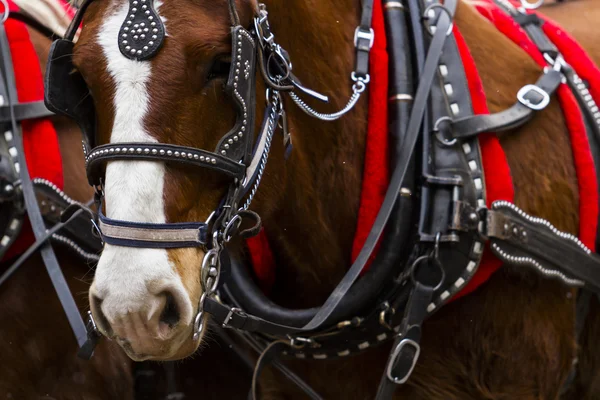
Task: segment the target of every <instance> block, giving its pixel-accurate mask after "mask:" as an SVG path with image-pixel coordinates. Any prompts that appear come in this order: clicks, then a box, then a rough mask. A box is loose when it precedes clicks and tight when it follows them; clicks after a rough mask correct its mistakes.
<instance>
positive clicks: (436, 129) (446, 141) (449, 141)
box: [433, 116, 457, 147]
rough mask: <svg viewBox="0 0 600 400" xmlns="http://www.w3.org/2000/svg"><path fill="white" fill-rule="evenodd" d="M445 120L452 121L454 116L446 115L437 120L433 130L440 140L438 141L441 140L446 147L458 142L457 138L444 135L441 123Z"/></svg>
mask: <svg viewBox="0 0 600 400" xmlns="http://www.w3.org/2000/svg"><path fill="white" fill-rule="evenodd" d="M444 121H449V122H450V123H451V122H452V118H450V117H448V116H445V117H441V118H439V119H438V120H437V121H435V124H434V125H433V132H434V133H435V138H436V139H437V140H438V142H440V143H441V144H443V145H444V146H446V147H450V146H454V145H455V144H456V142H457V140H456V138H452V139H446V138H445V137H444V136H442V133H441V132H440V124H441V123H442V122H444Z"/></svg>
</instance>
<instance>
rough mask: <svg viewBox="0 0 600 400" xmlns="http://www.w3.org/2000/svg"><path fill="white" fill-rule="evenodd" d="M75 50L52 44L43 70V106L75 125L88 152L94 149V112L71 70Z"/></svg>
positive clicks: (63, 41)
mask: <svg viewBox="0 0 600 400" xmlns="http://www.w3.org/2000/svg"><path fill="white" fill-rule="evenodd" d="M74 46H75V45H74V43H73V42H72V41H70V40H66V39H59V40H56V41H55V42H54V43H52V46H51V47H50V54H49V56H48V59H49V60H50V61H49V62H48V66H47V68H46V77H45V86H46V90H45V94H44V103H45V104H46V107H48V109H49V110H50V111H53V112H55V113H56V114H59V115H64V116H66V117H69V118H72V119H74V120H75V122H77V124H78V125H79V127H80V128H81V130H82V132H83V141H84V143H85V145H86V147H87V149H86V152H87V151H89V149H92V148H94V146H95V145H96V140H95V135H96V109H95V107H94V100H93V98H92V96H91V95H90V91H89V89H88V87H87V85H86V84H85V81H84V80H83V77H82V76H81V74H80V73H79V72H77V71H76V70H75V68H74V67H73V58H72V57H73V48H74Z"/></svg>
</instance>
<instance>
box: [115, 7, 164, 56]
mask: <svg viewBox="0 0 600 400" xmlns="http://www.w3.org/2000/svg"><path fill="white" fill-rule="evenodd" d="M164 38H165V28H164V25H163V23H162V20H161V18H160V17H159V16H158V14H157V12H156V10H155V9H154V0H129V11H128V12H127V17H126V19H125V21H124V22H123V25H121V29H120V30H119V37H118V41H119V50H120V51H121V53H122V54H123V55H124V56H125V57H127V58H129V59H131V60H138V61H142V60H147V59H149V58H151V57H153V56H154V55H156V53H157V52H158V50H159V49H160V47H161V46H162V44H163V41H164Z"/></svg>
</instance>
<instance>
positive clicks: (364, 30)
mask: <svg viewBox="0 0 600 400" xmlns="http://www.w3.org/2000/svg"><path fill="white" fill-rule="evenodd" d="M372 20H373V0H365V1H363V2H362V13H361V17H360V25H359V26H358V28H356V31H355V32H354V46H355V47H356V64H355V68H354V71H355V73H356V76H357V77H361V78H366V77H367V76H368V75H369V53H370V51H371V47H373V41H374V40H375V33H374V32H373V28H371V21H372Z"/></svg>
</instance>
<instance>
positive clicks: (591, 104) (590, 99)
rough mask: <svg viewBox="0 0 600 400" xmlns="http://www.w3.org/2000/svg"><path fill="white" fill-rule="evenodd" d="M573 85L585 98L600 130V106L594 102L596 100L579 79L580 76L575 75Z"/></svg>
mask: <svg viewBox="0 0 600 400" xmlns="http://www.w3.org/2000/svg"><path fill="white" fill-rule="evenodd" d="M573 83H575V88H576V89H577V91H578V92H579V94H580V95H581V97H582V98H583V100H584V102H585V105H586V107H587V108H588V109H589V111H590V113H591V114H592V118H593V119H594V123H595V124H596V125H597V126H598V127H599V128H600V110H599V109H598V105H597V104H596V102H595V101H594V98H593V97H592V95H591V94H590V91H589V90H588V88H587V87H586V86H585V83H584V82H583V80H582V79H581V78H580V77H579V75H577V74H575V73H573Z"/></svg>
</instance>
